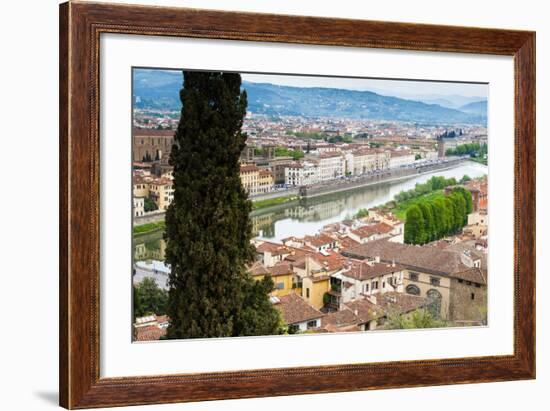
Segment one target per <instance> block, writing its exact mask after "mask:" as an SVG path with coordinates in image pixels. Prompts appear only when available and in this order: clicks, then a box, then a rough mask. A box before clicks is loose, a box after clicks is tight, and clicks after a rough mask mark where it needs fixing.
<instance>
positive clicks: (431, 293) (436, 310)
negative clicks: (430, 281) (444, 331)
mask: <svg viewBox="0 0 550 411" xmlns="http://www.w3.org/2000/svg"><path fill="white" fill-rule="evenodd" d="M426 295H427V296H428V299H429V300H430V305H429V307H428V309H429V310H430V313H432V315H433V316H434V317H436V318H439V317H440V315H441V299H442V298H443V297H442V295H441V293H440V292H439V291H437V290H434V289H433V288H432V289H431V290H428V292H427V293H426Z"/></svg>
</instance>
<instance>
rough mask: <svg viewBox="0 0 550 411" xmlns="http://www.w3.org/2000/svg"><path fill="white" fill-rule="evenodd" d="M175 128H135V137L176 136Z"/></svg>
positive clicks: (133, 131) (133, 132) (133, 133)
mask: <svg viewBox="0 0 550 411" xmlns="http://www.w3.org/2000/svg"><path fill="white" fill-rule="evenodd" d="M174 134H175V130H155V129H152V128H134V129H133V130H132V135H133V136H134V137H174Z"/></svg>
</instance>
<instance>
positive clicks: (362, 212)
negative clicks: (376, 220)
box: [353, 208, 369, 218]
mask: <svg viewBox="0 0 550 411" xmlns="http://www.w3.org/2000/svg"><path fill="white" fill-rule="evenodd" d="M368 216H369V210H368V209H367V208H361V209H359V211H357V213H355V215H354V216H353V218H363V217H368Z"/></svg>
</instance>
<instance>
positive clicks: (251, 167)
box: [241, 164, 260, 173]
mask: <svg viewBox="0 0 550 411" xmlns="http://www.w3.org/2000/svg"><path fill="white" fill-rule="evenodd" d="M256 171H260V167H258V166H255V165H253V164H246V165H242V166H241V173H250V172H256Z"/></svg>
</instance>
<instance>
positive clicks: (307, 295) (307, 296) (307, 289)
mask: <svg viewBox="0 0 550 411" xmlns="http://www.w3.org/2000/svg"><path fill="white" fill-rule="evenodd" d="M306 298H309V288H306Z"/></svg>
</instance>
